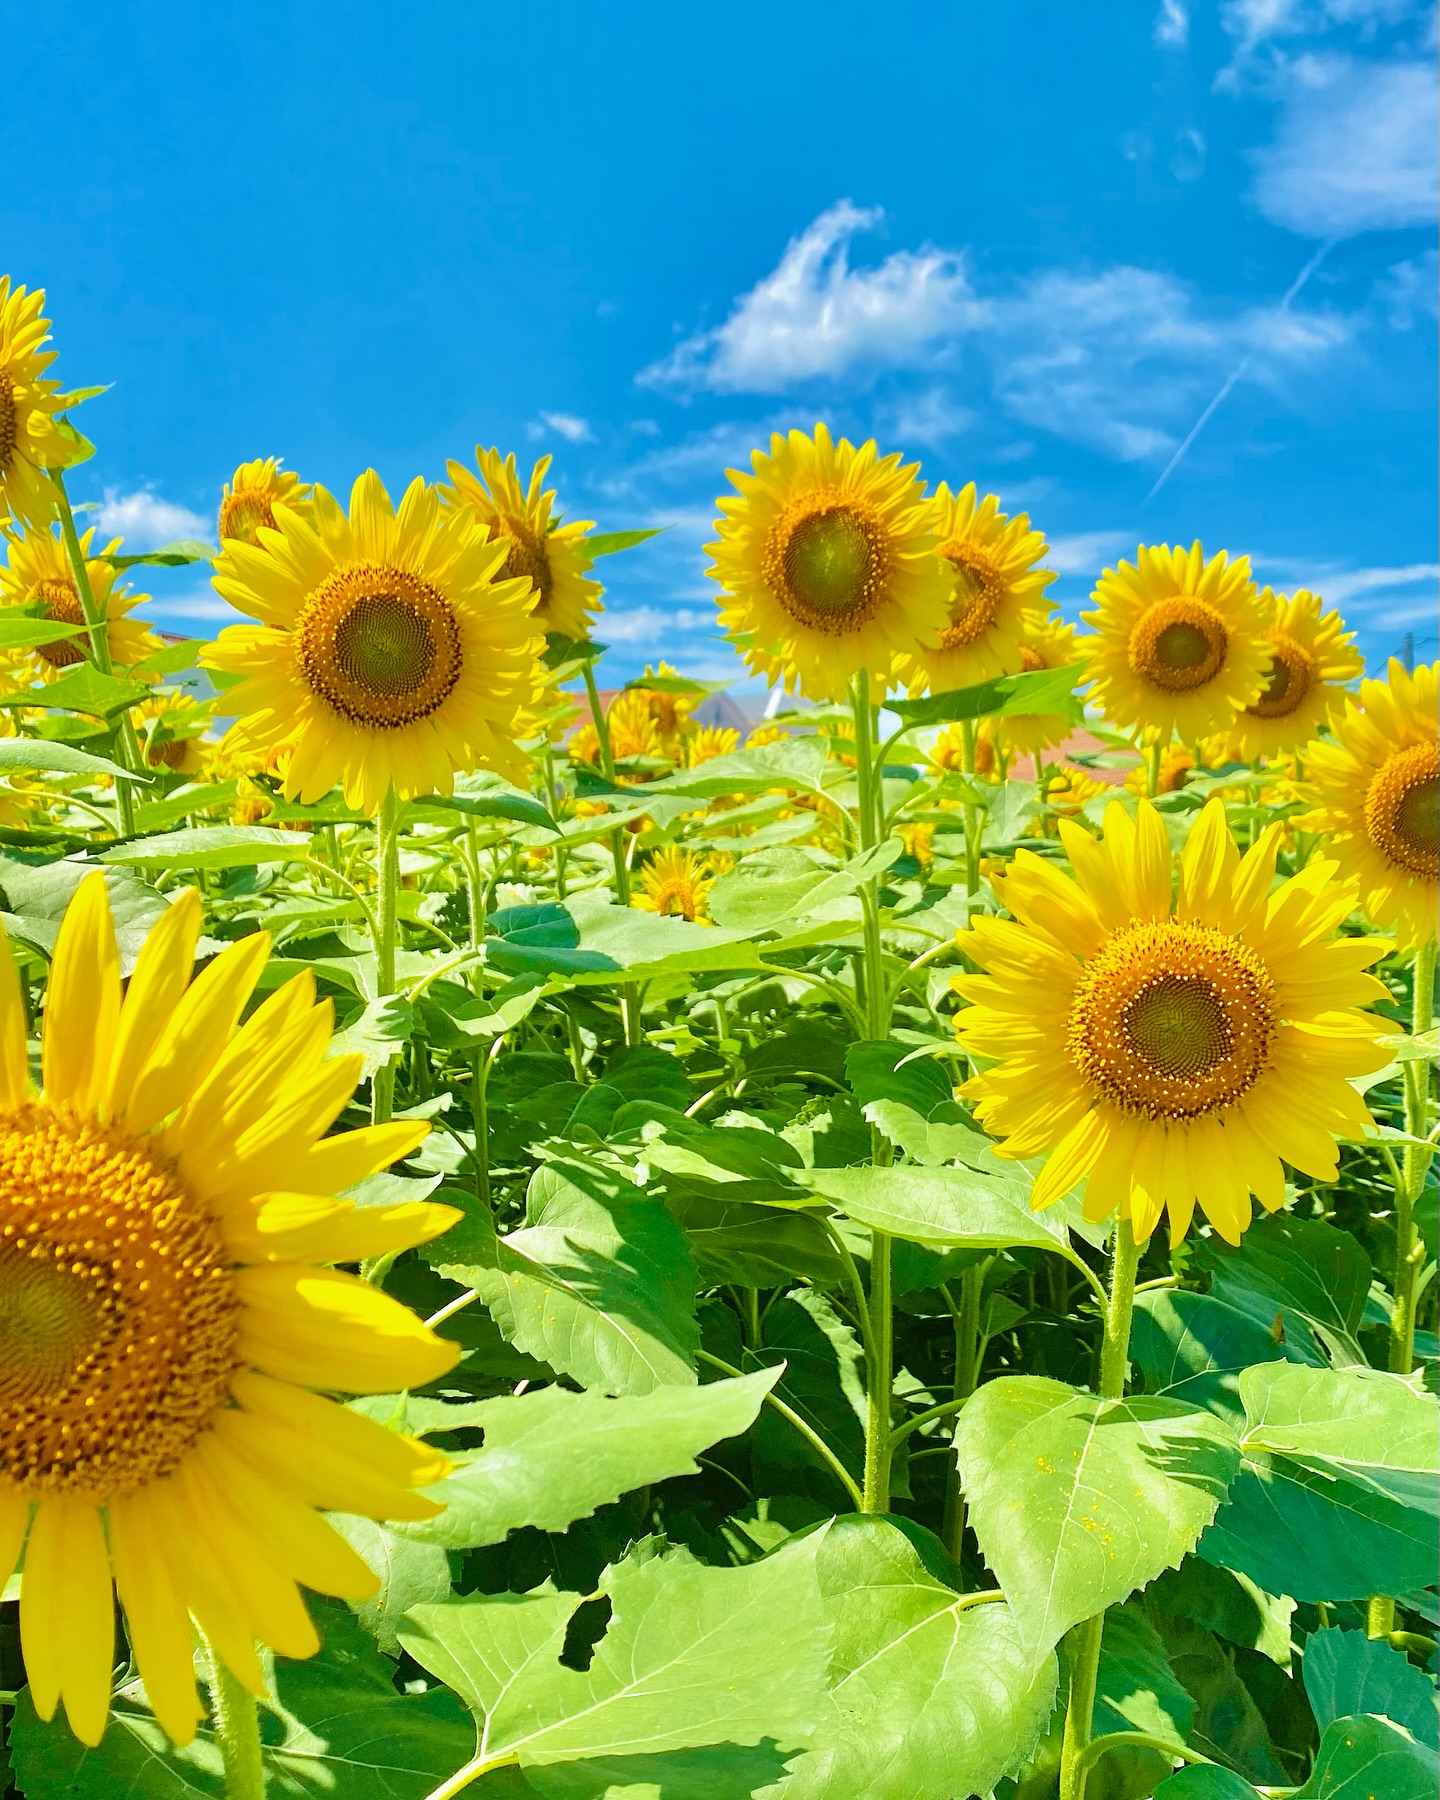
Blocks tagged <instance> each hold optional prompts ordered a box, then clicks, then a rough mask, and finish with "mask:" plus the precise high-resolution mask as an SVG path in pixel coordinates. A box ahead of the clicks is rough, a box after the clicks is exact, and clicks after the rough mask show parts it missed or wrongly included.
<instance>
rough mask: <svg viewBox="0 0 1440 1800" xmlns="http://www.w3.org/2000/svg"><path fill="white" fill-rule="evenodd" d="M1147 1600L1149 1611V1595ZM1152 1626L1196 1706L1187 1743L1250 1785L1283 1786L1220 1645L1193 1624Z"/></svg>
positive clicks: (1163, 1621)
mask: <svg viewBox="0 0 1440 1800" xmlns="http://www.w3.org/2000/svg"><path fill="white" fill-rule="evenodd" d="M1146 1600H1147V1611H1149V1610H1150V1608H1149V1606H1148V1601H1149V1596H1148V1595H1147V1596H1146ZM1155 1623H1156V1624H1157V1626H1158V1627H1159V1631H1160V1636H1161V1637H1162V1638H1163V1639H1164V1642H1165V1649H1166V1652H1167V1654H1168V1656H1169V1659H1170V1666H1171V1668H1172V1669H1173V1670H1174V1672H1175V1674H1176V1675H1177V1676H1178V1677H1179V1679H1180V1680H1181V1681H1182V1682H1183V1683H1184V1685H1185V1688H1186V1690H1187V1692H1188V1693H1189V1694H1190V1695H1191V1697H1192V1698H1193V1699H1194V1702H1195V1711H1194V1713H1193V1715H1192V1716H1191V1720H1190V1730H1189V1733H1188V1736H1189V1741H1190V1743H1191V1744H1192V1745H1193V1746H1194V1747H1195V1749H1197V1750H1199V1751H1200V1752H1201V1753H1202V1755H1205V1756H1210V1757H1214V1758H1215V1759H1216V1760H1218V1761H1220V1762H1225V1763H1230V1764H1232V1765H1233V1766H1234V1767H1235V1768H1236V1769H1238V1770H1239V1771H1240V1773H1241V1774H1243V1775H1245V1776H1247V1777H1248V1778H1249V1779H1250V1780H1251V1781H1259V1782H1263V1783H1264V1784H1265V1785H1266V1786H1267V1787H1268V1786H1273V1785H1281V1784H1283V1783H1284V1781H1285V1779H1286V1776H1285V1768H1284V1765H1283V1764H1282V1763H1281V1762H1280V1761H1279V1760H1278V1759H1277V1757H1276V1755H1275V1746H1274V1745H1273V1744H1272V1743H1271V1741H1270V1734H1269V1732H1268V1731H1267V1730H1266V1728H1265V1719H1264V1717H1263V1715H1262V1714H1261V1712H1260V1709H1259V1707H1258V1706H1257V1705H1256V1704H1255V1700H1254V1698H1253V1696H1252V1695H1251V1693H1250V1690H1249V1689H1248V1688H1247V1687H1246V1685H1245V1683H1244V1682H1243V1681H1242V1680H1241V1679H1240V1676H1239V1673H1238V1672H1237V1670H1236V1666H1235V1663H1234V1660H1233V1659H1232V1657H1231V1655H1230V1654H1229V1653H1228V1652H1227V1651H1226V1650H1225V1648H1224V1646H1223V1645H1221V1644H1220V1643H1219V1642H1218V1641H1217V1640H1216V1639H1215V1638H1214V1637H1213V1636H1212V1635H1211V1634H1210V1632H1208V1631H1206V1630H1204V1629H1203V1628H1202V1627H1201V1626H1199V1625H1197V1624H1195V1623H1194V1622H1193V1621H1192V1620H1189V1619H1176V1618H1170V1617H1166V1616H1164V1615H1160V1616H1158V1617H1156V1619H1155ZM1282 1679H1283V1678H1282Z"/></svg>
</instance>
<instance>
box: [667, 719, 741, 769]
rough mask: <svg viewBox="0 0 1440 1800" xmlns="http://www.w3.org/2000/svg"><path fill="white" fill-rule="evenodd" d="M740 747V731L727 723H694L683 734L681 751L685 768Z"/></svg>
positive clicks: (692, 767) (691, 767) (693, 766)
mask: <svg viewBox="0 0 1440 1800" xmlns="http://www.w3.org/2000/svg"><path fill="white" fill-rule="evenodd" d="M739 748H740V733H739V732H738V731H736V730H735V729H734V728H733V727H732V726H729V725H695V726H692V727H691V729H690V730H689V731H688V732H687V733H686V734H685V739H684V742H683V744H682V745H681V752H682V754H683V756H684V758H685V767H686V768H687V769H698V768H699V766H700V764H701V763H707V762H713V761H714V760H715V758H716V757H717V756H729V755H730V754H731V753H732V751H735V750H738V749H739Z"/></svg>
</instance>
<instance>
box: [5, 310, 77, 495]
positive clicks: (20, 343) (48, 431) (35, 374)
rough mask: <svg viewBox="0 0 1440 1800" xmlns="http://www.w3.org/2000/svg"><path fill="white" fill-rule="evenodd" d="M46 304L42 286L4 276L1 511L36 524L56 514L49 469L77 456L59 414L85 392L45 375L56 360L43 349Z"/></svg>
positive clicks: (47, 329) (47, 324) (47, 331)
mask: <svg viewBox="0 0 1440 1800" xmlns="http://www.w3.org/2000/svg"><path fill="white" fill-rule="evenodd" d="M44 304H45V290H44V288H36V290H35V292H34V293H33V294H27V293H26V292H25V289H24V288H23V287H17V288H12V287H11V286H10V277H9V276H8V275H0V514H4V513H8V514H9V515H10V517H11V518H12V519H18V520H20V521H21V523H23V524H26V525H37V526H39V525H44V524H46V523H47V522H48V521H49V520H51V519H53V518H54V517H55V494H54V490H53V489H52V487H51V486H50V483H49V481H48V480H47V479H46V475H45V471H46V470H47V469H63V468H64V467H65V466H66V465H67V463H69V461H70V460H71V458H72V456H73V455H74V449H73V446H72V445H71V443H70V442H69V440H68V439H67V438H66V436H65V434H64V432H63V431H62V430H61V428H60V426H59V424H58V423H57V420H56V414H57V413H62V412H64V411H65V410H66V409H67V408H68V407H71V406H74V405H75V403H76V402H77V401H78V400H82V399H84V397H85V396H84V395H83V394H62V393H61V392H60V383H59V382H58V381H46V380H45V379H44V374H45V371H46V369H48V368H49V367H50V365H51V363H52V362H54V360H55V352H54V351H53V350H42V349H41V345H42V344H45V343H48V341H49V338H50V321H49V320H48V319H42V318H41V317H40V309H41V307H42V306H44Z"/></svg>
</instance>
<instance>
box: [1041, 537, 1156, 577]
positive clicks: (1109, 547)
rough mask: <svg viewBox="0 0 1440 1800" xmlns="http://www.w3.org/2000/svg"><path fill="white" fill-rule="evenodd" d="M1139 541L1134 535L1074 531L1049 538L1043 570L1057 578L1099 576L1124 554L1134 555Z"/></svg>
mask: <svg viewBox="0 0 1440 1800" xmlns="http://www.w3.org/2000/svg"><path fill="white" fill-rule="evenodd" d="M1138 541H1139V539H1138V538H1137V536H1136V534H1135V533H1134V532H1133V531H1076V532H1071V533H1070V534H1069V535H1068V536H1064V537H1057V538H1051V540H1050V548H1049V550H1048V551H1047V553H1046V556H1045V567H1046V568H1047V569H1054V570H1055V571H1056V573H1057V574H1060V575H1087V576H1088V575H1098V574H1099V573H1100V571H1101V570H1102V569H1103V568H1104V567H1105V565H1106V564H1107V563H1108V562H1110V561H1112V560H1113V559H1114V558H1115V557H1117V556H1119V555H1121V554H1122V553H1123V552H1124V551H1127V550H1128V551H1129V552H1130V553H1131V555H1133V554H1134V551H1135V545H1136V544H1137V543H1138Z"/></svg>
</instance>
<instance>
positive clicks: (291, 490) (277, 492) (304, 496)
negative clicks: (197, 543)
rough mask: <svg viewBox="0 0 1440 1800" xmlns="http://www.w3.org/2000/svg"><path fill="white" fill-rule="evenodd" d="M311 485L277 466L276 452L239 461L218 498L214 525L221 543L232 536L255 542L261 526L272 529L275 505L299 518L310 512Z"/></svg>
mask: <svg viewBox="0 0 1440 1800" xmlns="http://www.w3.org/2000/svg"><path fill="white" fill-rule="evenodd" d="M311 492H312V490H311V488H310V486H309V484H308V483H303V482H302V481H301V480H300V477H299V476H298V475H296V474H295V473H294V471H293V470H290V469H282V468H281V467H280V459H279V457H278V456H266V457H259V458H257V459H256V460H255V461H254V462H248V463H241V465H240V467H239V468H238V469H237V470H236V471H235V474H234V477H233V478H232V479H231V480H229V481H227V482H226V483H225V492H224V495H223V497H222V498H221V501H220V517H219V520H218V521H217V525H216V529H217V532H218V535H219V538H220V542H221V543H222V544H223V543H225V542H226V541H227V540H228V539H236V540H238V541H239V542H240V543H242V544H255V543H258V542H259V541H260V540H259V537H258V535H257V534H258V532H259V530H260V528H261V526H265V527H267V528H268V529H269V530H271V531H273V530H274V529H275V508H276V507H277V506H288V507H289V508H290V510H291V511H292V512H297V513H299V514H300V516H301V517H302V518H308V517H309V516H310V498H311Z"/></svg>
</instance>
